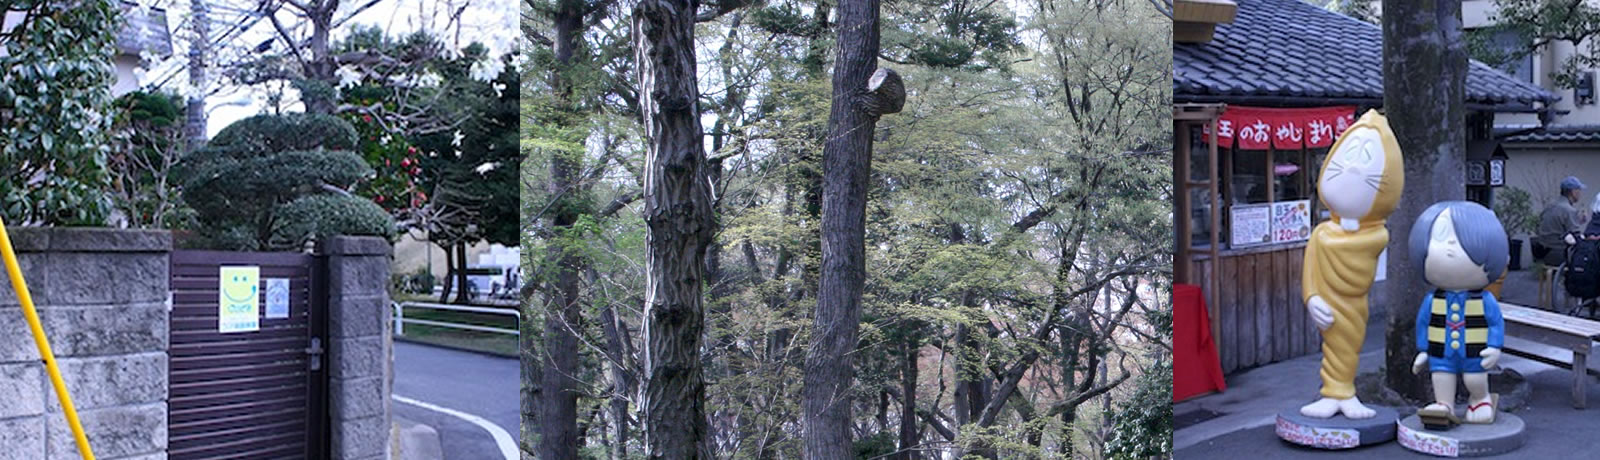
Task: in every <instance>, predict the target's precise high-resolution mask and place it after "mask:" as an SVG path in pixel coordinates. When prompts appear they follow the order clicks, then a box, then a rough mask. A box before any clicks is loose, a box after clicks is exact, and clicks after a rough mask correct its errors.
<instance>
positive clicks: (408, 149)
mask: <svg viewBox="0 0 1600 460" xmlns="http://www.w3.org/2000/svg"><path fill="white" fill-rule="evenodd" d="M406 153H409V154H412V155H416V154H417V148H416V147H406Z"/></svg>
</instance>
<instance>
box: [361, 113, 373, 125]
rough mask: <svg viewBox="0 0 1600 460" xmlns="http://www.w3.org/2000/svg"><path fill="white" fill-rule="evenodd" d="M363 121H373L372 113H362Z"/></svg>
mask: <svg viewBox="0 0 1600 460" xmlns="http://www.w3.org/2000/svg"><path fill="white" fill-rule="evenodd" d="M361 121H365V122H367V123H372V115H362V116H361Z"/></svg>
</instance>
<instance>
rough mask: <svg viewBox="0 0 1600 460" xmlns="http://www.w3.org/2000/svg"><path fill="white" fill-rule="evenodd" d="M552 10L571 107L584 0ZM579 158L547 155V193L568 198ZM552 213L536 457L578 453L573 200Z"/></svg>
mask: <svg viewBox="0 0 1600 460" xmlns="http://www.w3.org/2000/svg"><path fill="white" fill-rule="evenodd" d="M557 4H558V5H559V7H558V10H557V11H556V12H555V15H554V19H555V21H554V22H555V27H556V39H555V43H554V47H555V53H556V62H557V64H556V65H557V71H556V72H552V86H553V87H554V88H555V91H556V94H557V95H558V96H559V98H560V101H561V103H562V107H560V110H565V111H575V110H576V109H575V108H574V107H576V105H577V104H576V103H575V102H574V101H573V100H572V99H573V93H572V91H573V90H572V85H571V84H570V83H569V82H567V81H565V80H564V79H563V76H564V75H565V73H566V71H567V69H568V67H570V66H571V64H572V56H573V50H574V49H575V47H576V46H577V43H578V33H579V30H580V29H581V27H582V26H583V4H582V2H558V3H557ZM580 169H581V168H580V164H579V163H578V159H577V158H574V157H572V156H571V155H566V154H560V153H557V154H554V155H551V158H550V182H549V183H548V184H547V191H548V192H549V194H550V196H553V197H560V198H557V199H560V200H569V199H571V198H570V195H568V194H567V192H568V191H569V190H570V189H572V188H573V187H575V186H577V185H578V184H577V182H578V179H579V178H578V174H579V171H580ZM556 209H559V211H557V212H556V213H555V214H554V215H552V216H551V222H550V224H551V225H550V227H551V228H552V229H554V231H555V232H556V237H555V238H554V241H555V242H556V244H551V245H550V249H549V253H548V254H547V257H549V258H550V260H552V261H554V262H555V263H553V264H550V266H551V267H552V268H551V269H550V270H551V272H552V273H550V274H549V276H548V277H547V280H548V281H546V283H547V286H548V288H547V291H548V292H549V296H548V297H549V299H550V301H549V302H547V303H546V311H545V313H544V331H543V334H542V337H541V339H542V340H543V342H544V350H543V352H542V353H541V354H540V358H541V366H542V369H541V372H540V374H541V378H542V380H541V382H540V389H539V392H538V393H537V396H538V397H539V398H540V400H539V401H538V406H539V407H538V409H539V410H538V417H537V420H527V419H524V420H523V423H524V424H527V423H537V424H538V425H539V456H538V457H539V459H540V460H577V458H578V447H579V446H578V388H579V387H578V383H579V382H577V381H576V378H577V376H578V375H579V372H578V338H577V336H576V335H575V334H574V332H573V331H575V330H577V328H578V327H579V321H580V305H579V300H578V296H579V285H578V274H579V273H581V272H582V271H583V269H584V266H585V262H584V260H583V259H582V258H581V257H579V256H578V255H577V254H576V253H575V252H574V251H570V250H567V248H566V247H565V244H562V243H565V241H563V240H564V239H570V238H574V237H576V236H577V235H572V234H571V233H570V232H573V231H575V229H574V228H573V224H574V223H576V222H577V221H578V218H579V210H578V206H577V205H576V204H570V203H562V205H561V206H556Z"/></svg>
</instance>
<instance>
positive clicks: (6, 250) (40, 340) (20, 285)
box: [0, 218, 94, 460]
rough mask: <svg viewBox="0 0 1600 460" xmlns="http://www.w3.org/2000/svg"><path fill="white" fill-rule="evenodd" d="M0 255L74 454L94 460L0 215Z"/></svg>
mask: <svg viewBox="0 0 1600 460" xmlns="http://www.w3.org/2000/svg"><path fill="white" fill-rule="evenodd" d="M0 256H4V257H5V261H6V273H7V274H9V275H11V289H12V290H13V291H15V292H16V293H17V302H19V303H21V304H22V315H23V316H26V317H28V328H29V329H32V330H33V343H34V344H37V345H39V357H40V358H43V359H44V367H45V369H47V370H49V371H50V384H52V385H54V386H55V388H56V398H57V399H60V400H61V412H62V413H64V414H66V415H67V425H70V426H71V427H72V437H73V438H74V439H76V440H77V441H78V453H80V454H82V455H83V460H94V452H93V451H90V450H89V438H88V437H86V436H84V435H83V425H81V424H79V423H78V410H77V409H75V408H73V407H72V396H70V395H68V394H67V384H66V382H63V381H61V370H60V369H58V368H56V355H55V354H54V353H51V352H50V339H49V338H48V337H45V336H44V328H43V327H41V326H39V313H38V312H36V311H34V309H33V295H31V294H28V283H27V282H26V281H23V279H22V267H20V266H18V265H17V252H16V251H15V250H14V249H12V248H11V235H10V234H7V233H6V222H5V219H4V218H0Z"/></svg>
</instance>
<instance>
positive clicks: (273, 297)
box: [267, 278, 289, 319]
mask: <svg viewBox="0 0 1600 460" xmlns="http://www.w3.org/2000/svg"><path fill="white" fill-rule="evenodd" d="M288 317H289V279H288V278H267V319H282V318H288Z"/></svg>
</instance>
